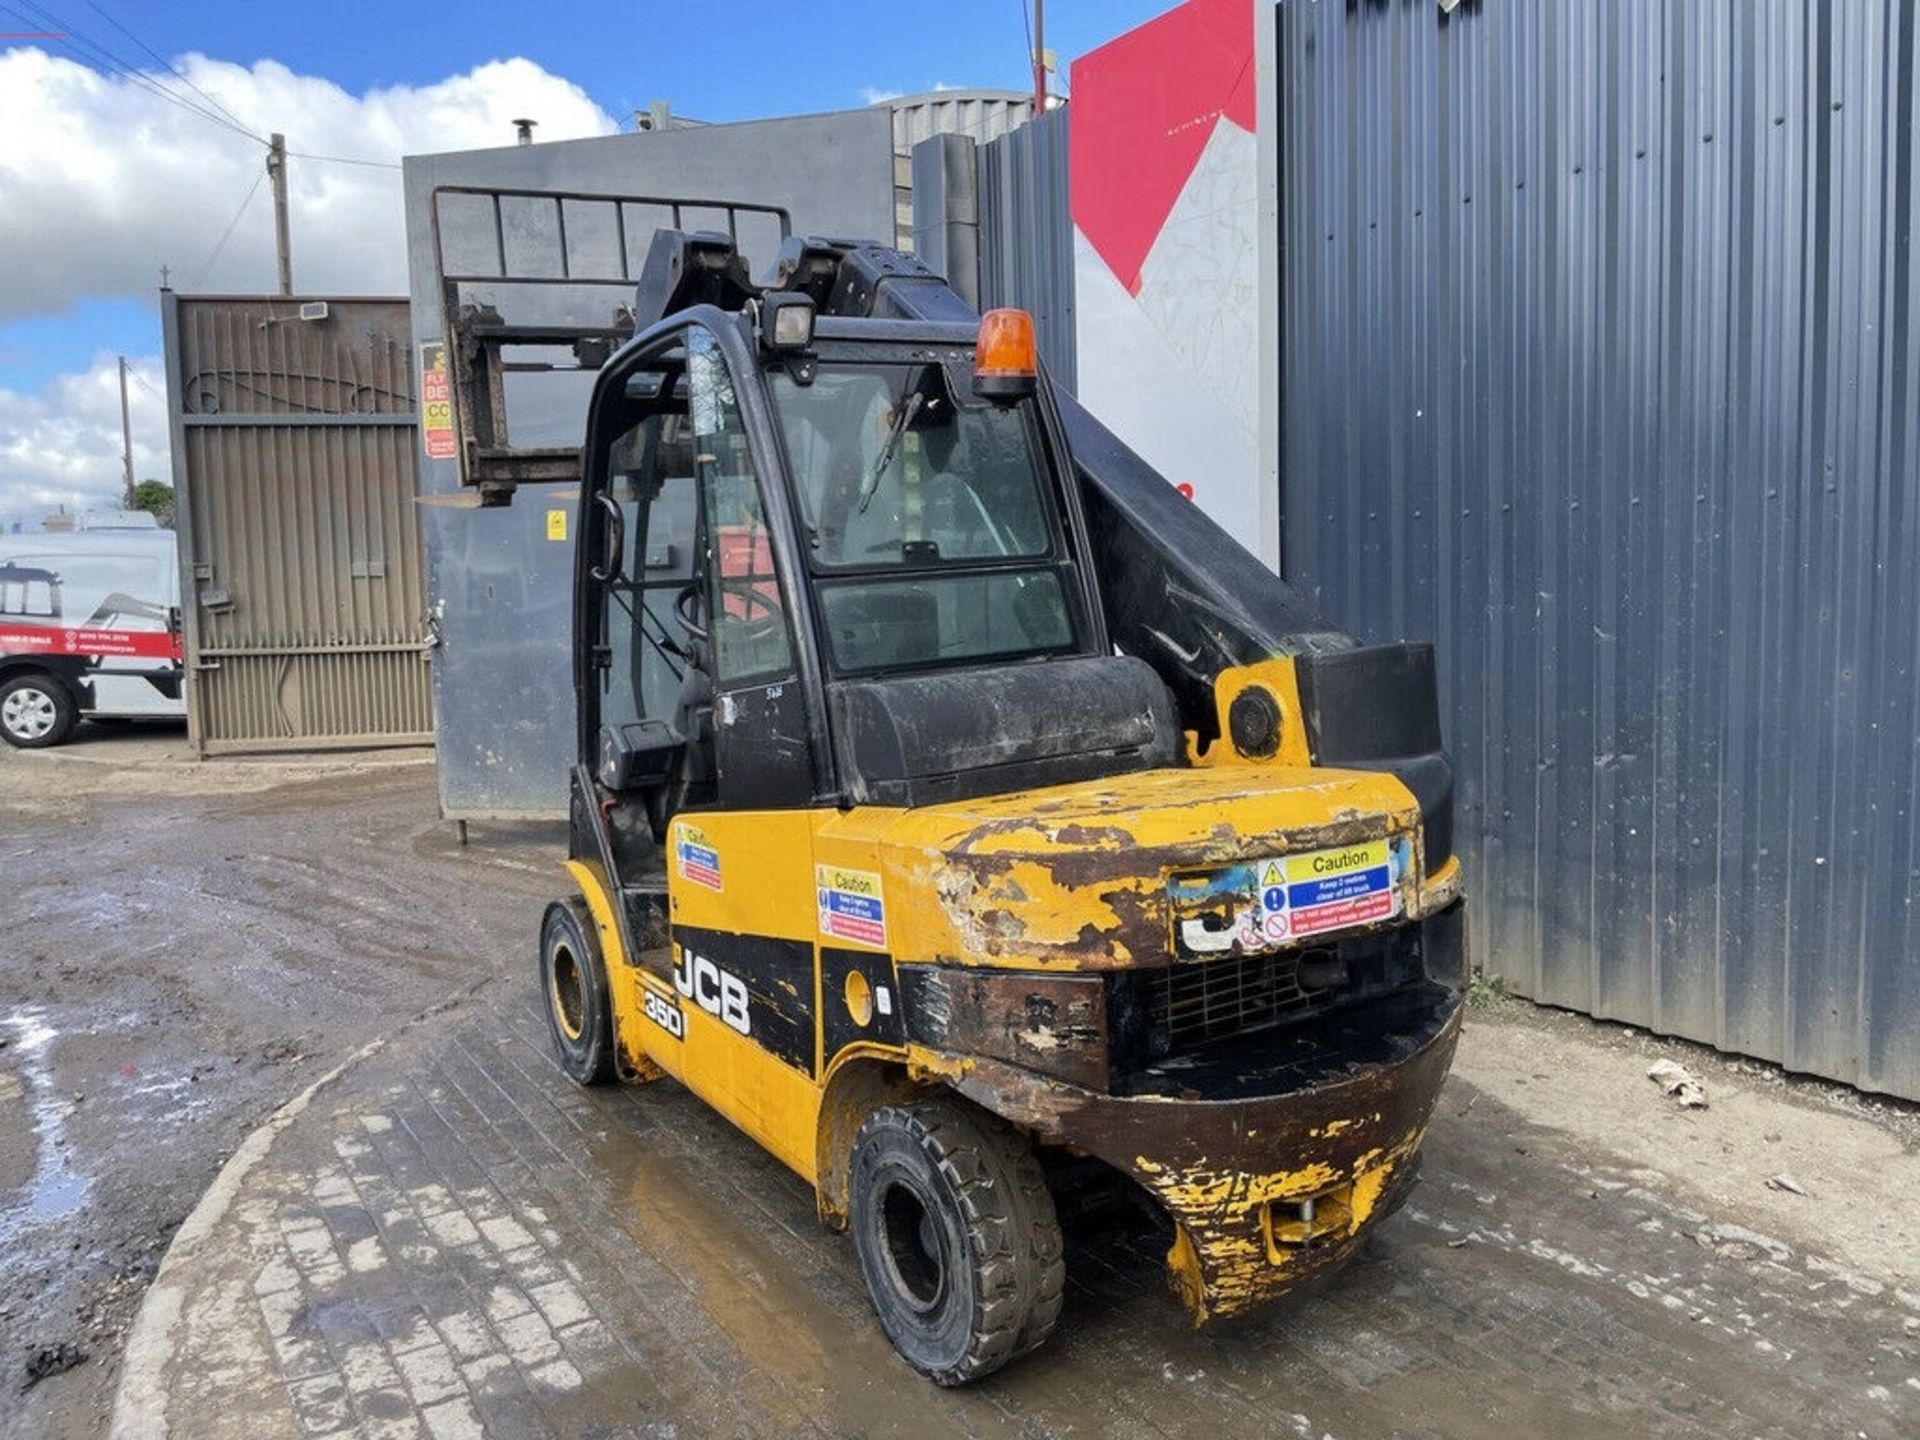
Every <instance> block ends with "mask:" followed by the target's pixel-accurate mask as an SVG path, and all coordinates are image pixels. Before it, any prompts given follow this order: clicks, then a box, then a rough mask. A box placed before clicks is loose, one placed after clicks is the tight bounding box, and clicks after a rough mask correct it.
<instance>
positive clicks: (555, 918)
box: [540, 900, 613, 1085]
mask: <svg viewBox="0 0 1920 1440" xmlns="http://www.w3.org/2000/svg"><path fill="white" fill-rule="evenodd" d="M540 992H541V994H542V995H543V996H544V997H545V998H546V1008H547V1023H548V1027H549V1028H550V1029H551V1030H552V1031H553V1047H554V1050H555V1052H556V1053H557V1055H558V1057H559V1060H560V1068H561V1069H562V1070H564V1071H566V1072H567V1078H568V1079H569V1080H571V1081H573V1083H574V1084H576V1085H604V1084H606V1083H607V1082H608V1081H609V1080H611V1079H612V1078H613V1005H612V1001H611V999H610V997H609V996H608V994H607V967H606V964H605V962H604V961H603V960H602V959H601V956H600V941H599V938H598V932H597V931H596V930H595V927H594V924H593V917H592V915H591V914H589V913H588V911H587V908H586V906H585V905H583V904H582V903H581V902H580V901H578V900H556V901H554V902H553V904H551V905H549V906H547V913H546V916H545V917H544V918H543V919H542V920H541V922H540Z"/></svg>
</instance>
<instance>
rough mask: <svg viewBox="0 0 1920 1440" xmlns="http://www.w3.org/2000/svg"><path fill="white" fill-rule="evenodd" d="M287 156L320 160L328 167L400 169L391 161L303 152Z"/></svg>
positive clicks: (294, 151) (295, 152)
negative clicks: (356, 166) (352, 166)
mask: <svg viewBox="0 0 1920 1440" xmlns="http://www.w3.org/2000/svg"><path fill="white" fill-rule="evenodd" d="M287 154H289V155H291V156H292V157H293V158H294V159H296V160H320V161H324V162H325V163H326V164H329V165H366V166H369V167H371V168H372V169H375V170H398V169H399V168H400V167H399V166H398V165H396V164H395V163H394V162H393V161H391V160H360V159H356V158H355V157H353V156H351V155H314V154H311V153H309V152H308V151H305V150H289V151H287Z"/></svg>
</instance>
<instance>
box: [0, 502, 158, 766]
mask: <svg viewBox="0 0 1920 1440" xmlns="http://www.w3.org/2000/svg"><path fill="white" fill-rule="evenodd" d="M180 677H181V643H180V562H179V558H178V554H177V551H176V548H175V543H174V536H173V534H172V532H171V531H167V530H158V529H153V530H140V529H127V530H76V531H72V532H61V533H55V532H37V533H32V534H22V535H0V740H5V741H6V742H7V743H8V744H9V745H17V746H20V747H22V748H25V749H40V748H42V747H45V746H48V745H58V744H59V743H60V742H61V741H63V740H65V739H67V737H68V736H70V735H72V734H73V729H74V726H76V725H77V724H79V722H80V719H81V717H83V716H85V717H88V718H99V719H103V720H117V719H140V718H147V717H162V716H184V715H185V714H186V713H187V707H186V701H185V699H184V698H183V694H182V690H181V685H180Z"/></svg>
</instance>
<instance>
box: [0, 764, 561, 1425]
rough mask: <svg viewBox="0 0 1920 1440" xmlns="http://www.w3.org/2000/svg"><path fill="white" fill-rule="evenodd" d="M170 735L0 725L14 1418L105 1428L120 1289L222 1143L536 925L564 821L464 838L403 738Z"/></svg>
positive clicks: (8, 1345) (226, 1145) (199, 1184)
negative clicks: (378, 750)
mask: <svg viewBox="0 0 1920 1440" xmlns="http://www.w3.org/2000/svg"><path fill="white" fill-rule="evenodd" d="M183 748H184V747H183V746H182V745H181V744H180V741H179V736H178V733H177V732H172V733H168V732H161V733H158V734H155V733H152V732H146V733H136V734H128V733H127V732H106V731H95V730H93V728H92V727H87V729H86V730H84V731H83V734H82V738H81V742H80V743H77V744H75V745H73V746H71V747H68V748H67V749H64V750H61V751H57V752H50V753H44V754H21V753H19V752H15V751H12V750H8V749H5V748H4V747H0V947H3V948H0V1435H4V1436H6V1437H7V1440H14V1437H24V1436H36V1437H38V1436H94V1435H98V1434H100V1433H102V1431H103V1429H104V1425H105V1416H106V1411H107V1408H108V1406H109V1405H110V1404H111V1399H112V1380H113V1376H114V1372H115V1363H116V1357H117V1356H118V1353H119V1349H120V1344H121V1337H122V1332H123V1330H124V1328H125V1326H126V1324H127V1322H128V1320H129V1319H130V1317H131V1315H132V1313H133V1308H134V1306H135V1305H136V1304H137V1303H138V1300H139V1297H140V1294H141V1292H142V1290H143V1289H144V1288H145V1285H146V1282H147V1281H148V1280H149V1279H150V1278H151V1276H152V1274H153V1271H154V1268H155V1266H156V1265H157V1264H158V1262H159V1259H160V1256H161V1254H162V1253H163V1252H164V1250H165V1248H166V1244H167V1241H168V1239H169V1237H171V1235H172V1234H173V1232H174V1230H175V1228H176V1227H177V1226H178V1225H179V1223H180V1221H181V1220H182V1219H183V1218H184V1217H185V1216H186V1214H187V1212H188V1210H190V1209H191V1208H192V1206H193V1203H194V1201H195V1200H196V1199H198V1198H199V1195H200V1193H201V1191H202V1190H204V1189H205V1188H206V1186H207V1184H208V1183H209V1182H210V1181H211V1180H212V1179H213V1177H214V1175H215V1174H216V1173H217V1171H218V1170H219V1168H220V1165H221V1162H222V1161H223V1160H224V1159H225V1158H226V1156H227V1155H228V1154H229V1153H230V1152H231V1151H232V1149H233V1148H234V1146H235V1145H237V1144H238V1143H239V1141H240V1140H241V1139H242V1138H243V1137H244V1136H245V1135H246V1134H247V1133H248V1132H249V1131H250V1130H251V1129H252V1128H253V1127H254V1126H255V1125H257V1124H259V1123H260V1121H261V1120H263V1119H264V1118H266V1116H267V1115H268V1114H270V1113H271V1112H272V1111H273V1110H274V1108H275V1107H277V1106H278V1105H280V1104H281V1103H282V1102H284V1101H286V1100H287V1099H289V1098H290V1097H292V1096H293V1095H295V1094H297V1093H298V1092H299V1091H300V1090H301V1089H303V1088H304V1087H305V1086H306V1085H307V1084H309V1083H310V1082H311V1081H312V1080H313V1079H315V1078H316V1077H317V1076H319V1075H322V1074H324V1073H325V1072H326V1071H327V1070H328V1069H329V1068H331V1067H332V1066H334V1065H336V1064H337V1063H339V1062H340V1060H342V1059H343V1058H344V1057H345V1056H347V1055H348V1054H350V1053H351V1052H352V1051H353V1050H354V1049H355V1048H356V1047H357V1046H359V1045H360V1044H362V1043H363V1042H364V1041H366V1040H368V1039H370V1038H371V1037H373V1036H375V1035H378V1034H381V1033H383V1032H384V1031H386V1030H387V1029H389V1028H391V1027H392V1026H393V1025H395V1024H396V1023H398V1022H399V1021H401V1020H403V1019H405V1018H406V1017H408V1016H411V1015H413V1014H416V1013H417V1012H419V1011H421V1010H422V1009H424V1008H426V1007H428V1006H430V1005H433V1004H435V1003H436V1002H439V1001H442V1000H444V999H446V998H447V997H449V996H451V995H455V994H457V993H459V992H460V991H461V990H463V989H464V988H467V987H470V986H471V985H473V984H474V983H475V982H476V981H477V980H478V979H480V978H481V977H482V976H483V975H485V974H488V973H491V969H492V967H493V966H494V965H495V964H497V963H499V960H500V958H501V957H502V955H503V953H504V952H506V951H510V950H513V949H514V948H515V947H516V946H517V947H518V948H519V949H522V950H524V949H525V948H526V947H527V946H528V945H531V943H532V940H531V938H530V937H531V936H532V935H533V934H534V931H535V926H536V924H537V922H538V918H539V913H540V908H541V906H543V905H544V904H545V902H546V900H547V899H548V898H550V896H551V892H552V891H553V889H554V887H555V873H556V872H555V869H554V866H553V858H552V857H553V855H554V853H555V849H556V846H557V843H558V832H557V831H555V830H553V829H551V828H547V827H537V826H535V827H493V828H488V829H484V830H483V831H482V832H481V833H478V834H476V836H475V838H476V839H477V840H479V841H480V842H481V843H480V844H478V845H476V846H474V847H472V848H471V849H469V850H468V851H465V852H462V851H461V850H460V849H459V847H458V845H457V843H456V842H455V839H454V836H453V832H452V829H451V827H450V826H448V825H445V824H444V823H441V822H439V821H438V820H437V818H436V811H435V801H434V793H433V773H432V768H431V765H430V764H429V763H428V761H427V757H426V756H425V755H424V754H421V753H419V752H415V753H412V754H404V753H401V754H393V753H389V754H370V755H367V756H363V757H356V758H349V759H346V760H339V761H323V762H305V763H274V762H254V761H211V762H207V763H205V764H194V763H192V762H190V761H186V760H184V759H183V758H182V752H183ZM477 828H478V827H477ZM482 876H484V878H481V877H482Z"/></svg>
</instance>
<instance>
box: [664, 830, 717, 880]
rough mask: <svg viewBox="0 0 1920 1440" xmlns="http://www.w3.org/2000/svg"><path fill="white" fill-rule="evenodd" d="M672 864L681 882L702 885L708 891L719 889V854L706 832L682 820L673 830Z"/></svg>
mask: <svg viewBox="0 0 1920 1440" xmlns="http://www.w3.org/2000/svg"><path fill="white" fill-rule="evenodd" d="M673 864H674V868H675V869H676V870H678V871H679V872H680V878H681V879H682V880H689V881H692V882H693V883H694V884H695V885H704V886H705V887H706V888H707V889H709V890H718V889H719V888H720V852H719V851H718V850H716V849H714V848H713V845H712V843H711V842H710V841H708V839H707V832H706V831H704V830H702V829H701V828H700V827H699V826H698V825H689V824H687V823H686V822H685V821H684V820H683V821H681V822H680V824H679V826H678V827H677V828H676V829H675V831H674V837H673Z"/></svg>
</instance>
